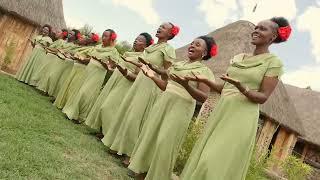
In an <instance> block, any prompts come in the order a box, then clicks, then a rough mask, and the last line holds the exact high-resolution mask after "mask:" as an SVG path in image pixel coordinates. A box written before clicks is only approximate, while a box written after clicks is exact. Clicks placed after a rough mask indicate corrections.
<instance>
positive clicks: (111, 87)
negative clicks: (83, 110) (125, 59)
mask: <svg viewBox="0 0 320 180" xmlns="http://www.w3.org/2000/svg"><path fill="white" fill-rule="evenodd" d="M131 85H132V82H130V81H128V80H127V79H126V78H125V77H123V75H122V74H121V73H120V71H119V70H118V69H116V70H115V71H114V72H113V74H112V76H111V77H110V79H109V80H108V82H107V83H106V85H105V86H104V88H103V89H102V91H101V93H100V95H99V97H98V99H97V101H96V102H95V104H94V105H93V107H92V109H91V111H90V113H89V115H88V117H87V119H86V121H85V124H86V125H88V126H89V127H90V128H92V129H100V128H101V126H102V124H104V125H106V124H108V122H109V121H112V120H113V119H114V116H115V115H116V114H117V110H118V109H117V108H115V107H119V106H120V103H121V102H122V98H119V97H124V96H125V94H126V93H127V92H128V90H129V88H130V87H131Z"/></svg>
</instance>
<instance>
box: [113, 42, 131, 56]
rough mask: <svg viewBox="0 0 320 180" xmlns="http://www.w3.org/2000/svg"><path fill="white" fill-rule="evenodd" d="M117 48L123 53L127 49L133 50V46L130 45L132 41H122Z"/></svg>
mask: <svg viewBox="0 0 320 180" xmlns="http://www.w3.org/2000/svg"><path fill="white" fill-rule="evenodd" d="M116 49H117V50H118V52H119V53H120V54H121V55H122V54H124V53H125V52H127V51H131V49H132V46H131V45H130V43H129V42H128V41H121V42H119V43H118V44H117V45H116Z"/></svg>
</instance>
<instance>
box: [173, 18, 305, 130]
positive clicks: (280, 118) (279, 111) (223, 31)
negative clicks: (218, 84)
mask: <svg viewBox="0 0 320 180" xmlns="http://www.w3.org/2000/svg"><path fill="white" fill-rule="evenodd" d="M253 28H254V25H253V24H252V23H250V22H248V21H237V22H235V23H232V24H229V25H227V26H225V27H223V28H220V29H218V30H216V31H214V32H212V33H209V34H208V35H209V36H213V37H214V38H215V40H216V42H217V44H218V47H219V54H218V56H217V57H216V58H214V59H215V60H214V61H209V62H206V64H207V65H208V66H209V67H210V69H211V70H212V71H213V72H214V74H215V76H216V79H217V80H220V79H219V78H218V77H219V76H220V75H221V74H223V73H225V71H226V70H227V67H228V65H229V62H230V59H231V58H232V57H233V56H235V55H237V54H239V53H250V52H253V49H254V46H252V45H251V32H252V31H253ZM186 52H187V46H184V47H182V48H179V49H177V50H176V53H177V56H179V57H186ZM260 110H261V113H262V114H264V115H267V116H268V117H270V118H271V119H273V120H274V121H276V122H277V123H279V124H281V125H282V126H285V127H287V128H288V129H290V130H292V131H294V132H297V133H298V134H303V132H304V130H303V128H302V124H301V122H300V121H299V118H298V117H297V113H296V111H295V108H294V106H293V104H292V103H291V102H290V98H289V97H288V94H287V92H286V89H285V88H284V85H283V83H282V82H279V84H278V86H277V88H276V90H275V91H274V93H273V94H272V95H271V97H270V98H269V100H268V101H267V102H266V103H265V104H264V105H262V106H261V108H260Z"/></svg>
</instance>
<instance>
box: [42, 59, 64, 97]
mask: <svg viewBox="0 0 320 180" xmlns="http://www.w3.org/2000/svg"><path fill="white" fill-rule="evenodd" d="M46 58H47V61H48V62H49V63H48V64H47V65H46V67H44V68H43V69H42V70H41V71H42V72H41V74H42V76H41V77H40V78H39V81H38V84H37V89H39V90H41V91H43V92H48V89H49V88H48V84H49V78H50V76H52V74H53V72H54V70H55V68H56V67H57V64H58V62H59V61H60V60H59V58H58V57H57V56H56V55H54V54H51V53H48V54H47V55H46Z"/></svg>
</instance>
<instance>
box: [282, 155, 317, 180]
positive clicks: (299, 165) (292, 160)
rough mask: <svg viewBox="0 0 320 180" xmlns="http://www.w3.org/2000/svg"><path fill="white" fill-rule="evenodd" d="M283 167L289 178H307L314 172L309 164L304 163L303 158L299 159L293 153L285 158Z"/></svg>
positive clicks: (297, 179)
mask: <svg viewBox="0 0 320 180" xmlns="http://www.w3.org/2000/svg"><path fill="white" fill-rule="evenodd" d="M281 168H282V170H283V173H284V174H285V177H286V178H288V180H302V179H306V178H307V177H308V176H309V175H311V173H312V168H311V167H310V166H309V165H307V164H305V163H303V162H302V161H301V159H298V158H296V157H295V156H293V155H291V156H289V157H287V158H286V159H285V161H284V162H283V163H282V165H281Z"/></svg>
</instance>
